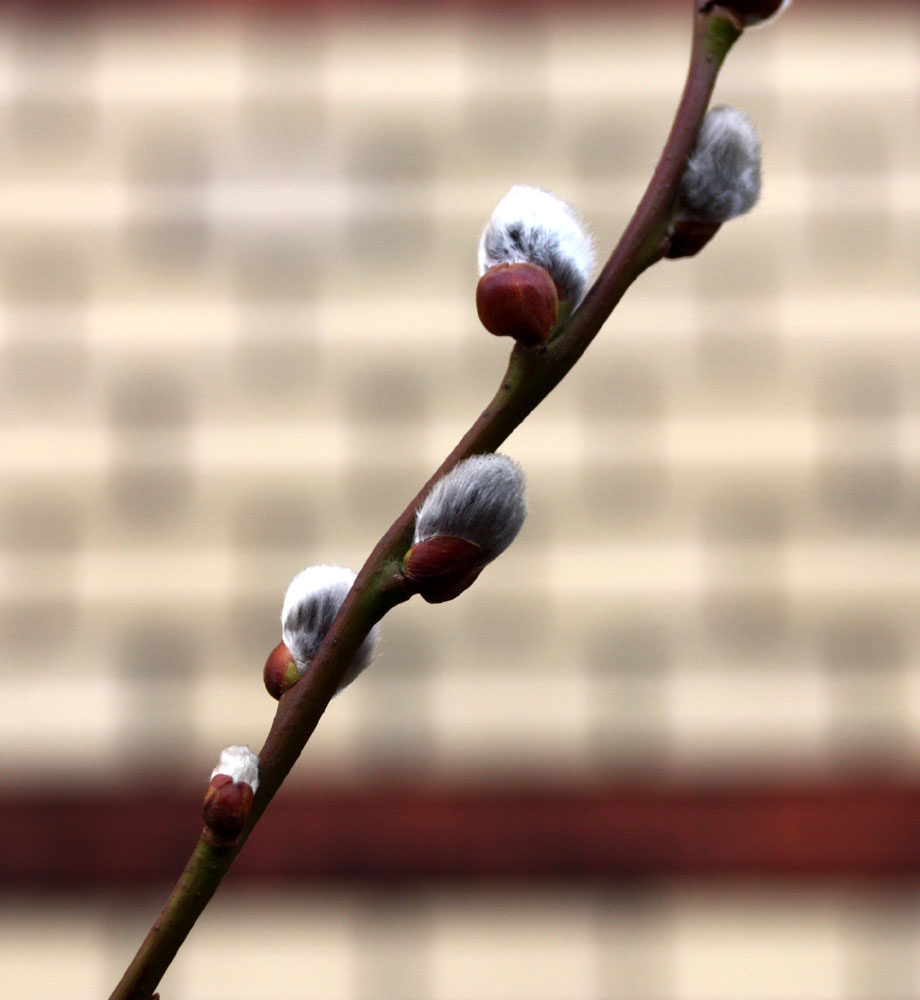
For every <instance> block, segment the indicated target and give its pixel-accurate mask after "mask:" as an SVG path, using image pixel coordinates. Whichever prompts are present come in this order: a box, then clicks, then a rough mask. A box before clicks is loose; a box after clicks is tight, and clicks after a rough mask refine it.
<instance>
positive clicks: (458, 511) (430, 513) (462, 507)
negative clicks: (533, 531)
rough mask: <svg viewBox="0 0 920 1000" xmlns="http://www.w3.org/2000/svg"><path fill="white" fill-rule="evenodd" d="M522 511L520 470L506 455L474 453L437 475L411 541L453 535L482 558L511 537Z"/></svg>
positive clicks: (494, 552)
mask: <svg viewBox="0 0 920 1000" xmlns="http://www.w3.org/2000/svg"><path fill="white" fill-rule="evenodd" d="M526 516H527V497H526V494H525V483H524V473H523V472H522V471H521V468H520V466H519V465H518V464H517V463H516V462H512V461H511V459H510V458H508V457H507V456H505V455H492V454H489V455H473V456H472V457H471V458H467V459H464V461H462V462H459V463H458V464H457V465H455V466H454V468H453V469H451V471H450V472H448V473H447V475H446V476H443V477H442V478H441V479H439V480H438V481H437V482H436V483H435V485H434V487H433V488H432V490H431V492H430V493H429V494H428V496H427V497H426V498H425V501H424V503H423V504H422V506H421V507H420V508H419V511H418V513H417V514H416V517H415V541H416V542H421V541H424V540H425V539H426V538H433V537H435V536H436V535H454V536H457V537H459V538H467V539H469V540H470V541H471V542H475V543H476V544H477V545H478V546H479V547H480V548H481V549H482V552H483V557H484V559H485V561H486V562H489V561H490V560H491V559H494V558H495V557H496V556H497V555H499V554H500V553H502V552H504V550H505V549H506V548H508V546H509V545H510V544H511V543H512V542H513V541H514V539H515V537H516V535H517V533H518V532H519V531H520V530H521V526H522V525H523V523H524V518H525V517H526Z"/></svg>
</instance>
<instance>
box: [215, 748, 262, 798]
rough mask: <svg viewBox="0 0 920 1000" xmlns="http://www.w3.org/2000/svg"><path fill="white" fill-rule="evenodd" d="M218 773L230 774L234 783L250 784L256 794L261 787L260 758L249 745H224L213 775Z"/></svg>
mask: <svg viewBox="0 0 920 1000" xmlns="http://www.w3.org/2000/svg"><path fill="white" fill-rule="evenodd" d="M218 774H227V775H229V776H230V777H231V778H232V779H233V782H234V784H237V785H238V784H240V782H243V783H244V784H247V785H249V787H250V788H251V789H252V791H253V794H255V792H256V791H258V788H259V758H258V757H257V756H256V755H255V754H254V753H253V752H252V751H251V750H250V749H249V747H224V748H223V750H221V752H220V760H219V761H218V762H217V767H215V768H214V770H213V771H212V772H211V777H212V778H214V776H215V775H218Z"/></svg>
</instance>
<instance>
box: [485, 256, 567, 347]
mask: <svg viewBox="0 0 920 1000" xmlns="http://www.w3.org/2000/svg"><path fill="white" fill-rule="evenodd" d="M476 311H477V312H478V313H479V319H480V320H481V322H482V325H483V326H484V327H485V328H486V329H487V330H488V331H489V333H494V334H495V336H496V337H513V338H514V339H515V340H516V341H517V342H518V343H519V344H521V345H523V346H524V347H539V346H540V345H541V344H545V343H546V342H547V341H548V340H549V335H550V333H551V332H552V329H553V327H554V326H555V325H556V319H557V318H558V316H559V292H558V290H557V288H556V282H555V281H553V279H552V276H551V275H550V273H549V271H547V270H546V269H545V268H542V267H538V266H537V265H536V264H496V265H495V267H490V268H489V270H488V271H486V273H485V274H484V275H483V276H482V277H481V278H480V279H479V284H478V285H477V286H476Z"/></svg>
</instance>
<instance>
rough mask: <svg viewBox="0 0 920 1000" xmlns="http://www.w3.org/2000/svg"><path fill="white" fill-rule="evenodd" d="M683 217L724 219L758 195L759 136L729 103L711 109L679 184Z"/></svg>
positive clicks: (747, 207) (739, 211) (751, 204)
mask: <svg viewBox="0 0 920 1000" xmlns="http://www.w3.org/2000/svg"><path fill="white" fill-rule="evenodd" d="M679 197H680V208H681V211H682V212H683V214H684V216H685V217H689V218H692V219H699V220H701V221H703V222H727V221H728V220H729V219H733V218H735V216H738V215H743V214H744V213H745V212H749V211H750V210H751V209H752V208H753V207H754V205H755V204H756V203H757V199H758V198H759V197H760V139H759V138H758V137H757V132H756V131H755V129H754V125H753V124H752V122H751V120H750V118H748V116H747V115H746V114H745V113H744V112H743V111H739V110H738V109H737V108H733V107H732V106H731V105H730V104H719V105H716V107H714V108H711V109H710V110H709V111H708V112H707V113H706V117H705V118H704V119H703V124H702V126H701V127H700V132H699V135H698V136H697V139H696V146H695V147H694V149H693V152H692V153H691V154H690V159H689V160H688V161H687V168H686V170H685V171H684V175H683V177H682V178H681V182H680V196H679Z"/></svg>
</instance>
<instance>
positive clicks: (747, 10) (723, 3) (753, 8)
mask: <svg viewBox="0 0 920 1000" xmlns="http://www.w3.org/2000/svg"><path fill="white" fill-rule="evenodd" d="M709 6H713V5H712V4H709ZM718 6H719V7H722V8H723V9H724V10H725V11H726V12H727V13H729V14H732V15H734V17H735V18H736V19H737V21H738V23H739V24H740V25H741V26H742V27H743V28H749V27H751V25H754V24H760V22H761V21H766V20H767V18H770V17H773V15H774V14H775V13H777V11H778V10H779V9H780V7H782V6H783V0H720V2H719V3H718Z"/></svg>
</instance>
